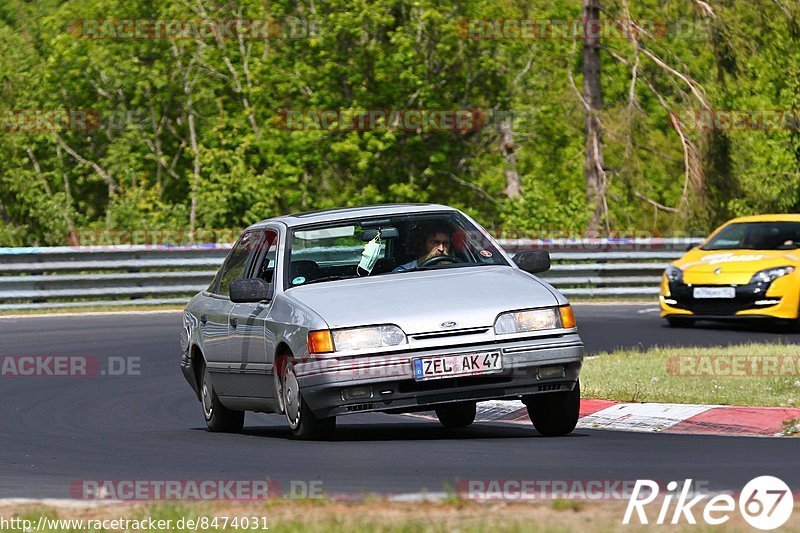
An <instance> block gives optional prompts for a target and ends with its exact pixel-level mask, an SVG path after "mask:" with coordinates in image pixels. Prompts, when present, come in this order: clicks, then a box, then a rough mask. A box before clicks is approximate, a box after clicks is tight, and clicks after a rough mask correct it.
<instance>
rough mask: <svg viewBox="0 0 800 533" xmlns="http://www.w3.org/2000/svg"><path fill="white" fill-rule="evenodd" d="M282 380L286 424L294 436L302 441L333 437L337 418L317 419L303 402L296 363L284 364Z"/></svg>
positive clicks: (289, 361) (288, 362)
mask: <svg viewBox="0 0 800 533" xmlns="http://www.w3.org/2000/svg"><path fill="white" fill-rule="evenodd" d="M282 366H283V369H282V370H283V373H282V374H283V375H282V378H281V395H282V397H283V399H282V402H281V403H282V405H283V409H284V414H285V415H286V422H287V423H288V424H289V429H291V430H292V436H293V437H294V438H296V439H302V440H319V439H325V438H328V437H330V436H331V435H333V433H334V431H336V417H335V416H332V417H329V418H317V417H316V416H314V413H313V412H311V409H310V408H309V407H308V404H307V403H306V402H305V401H304V400H303V395H302V394H301V393H300V386H299V384H298V382H297V376H296V375H295V373H294V362H293V361H291V360H287V361H285V362H284V364H283V365H282Z"/></svg>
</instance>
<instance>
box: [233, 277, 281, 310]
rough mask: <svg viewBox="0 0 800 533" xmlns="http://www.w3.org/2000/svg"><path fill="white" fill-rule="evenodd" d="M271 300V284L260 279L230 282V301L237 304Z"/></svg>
mask: <svg viewBox="0 0 800 533" xmlns="http://www.w3.org/2000/svg"><path fill="white" fill-rule="evenodd" d="M270 299H272V284H271V283H267V282H266V281H264V280H263V279H261V278H250V279H237V280H236V281H233V282H231V301H232V302H233V303H237V304H244V303H255V302H263V301H264V300H270Z"/></svg>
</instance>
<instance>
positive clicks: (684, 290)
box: [669, 282, 777, 316]
mask: <svg viewBox="0 0 800 533" xmlns="http://www.w3.org/2000/svg"><path fill="white" fill-rule="evenodd" d="M716 286H717V287H720V285H716ZM726 286H728V287H730V285H726ZM695 287H714V285H685V284H683V283H674V282H673V283H670V285H669V291H670V295H671V296H670V298H672V299H673V300H675V301H676V302H677V303H676V304H674V305H673V307H677V308H679V309H686V310H688V311H691V312H692V313H694V314H695V315H700V316H733V315H735V314H736V313H737V312H739V311H744V310H746V309H758V308H760V307H765V306H762V305H757V304H756V302H757V301H759V300H764V299H765V296H764V295H765V294H766V292H767V290H768V289H769V284H765V283H753V284H747V285H738V286H736V287H735V289H736V297H734V298H695V297H694V295H693V289H694V288H695ZM771 299H777V298H771Z"/></svg>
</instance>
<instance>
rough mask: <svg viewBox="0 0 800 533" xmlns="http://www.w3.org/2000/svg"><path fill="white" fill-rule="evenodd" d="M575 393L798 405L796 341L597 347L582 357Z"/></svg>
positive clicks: (799, 370) (798, 349)
mask: <svg viewBox="0 0 800 533" xmlns="http://www.w3.org/2000/svg"><path fill="white" fill-rule="evenodd" d="M581 395H582V396H583V397H584V398H600V399H606V400H615V401H620V402H667V403H698V404H716V405H746V406H773V407H800V345H796V344H742V345H737V346H727V347H721V346H717V347H712V348H697V347H687V348H655V349H650V350H646V351H638V350H619V351H615V352H612V353H603V354H600V355H598V356H597V357H592V358H589V359H587V360H586V361H585V362H584V367H583V370H582V372H581Z"/></svg>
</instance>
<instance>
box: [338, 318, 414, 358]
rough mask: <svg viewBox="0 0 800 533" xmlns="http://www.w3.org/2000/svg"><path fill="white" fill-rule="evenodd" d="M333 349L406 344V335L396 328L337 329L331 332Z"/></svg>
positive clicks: (362, 348) (356, 348)
mask: <svg viewBox="0 0 800 533" xmlns="http://www.w3.org/2000/svg"><path fill="white" fill-rule="evenodd" d="M331 335H332V336H333V348H334V350H335V351H337V352H343V351H348V350H364V349H374V348H385V347H387V346H398V345H400V344H406V343H407V342H408V341H407V340H406V334H405V333H403V330H402V329H400V328H398V327H397V326H391V325H387V326H374V327H368V328H352V329H339V330H334V331H332V332H331Z"/></svg>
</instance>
